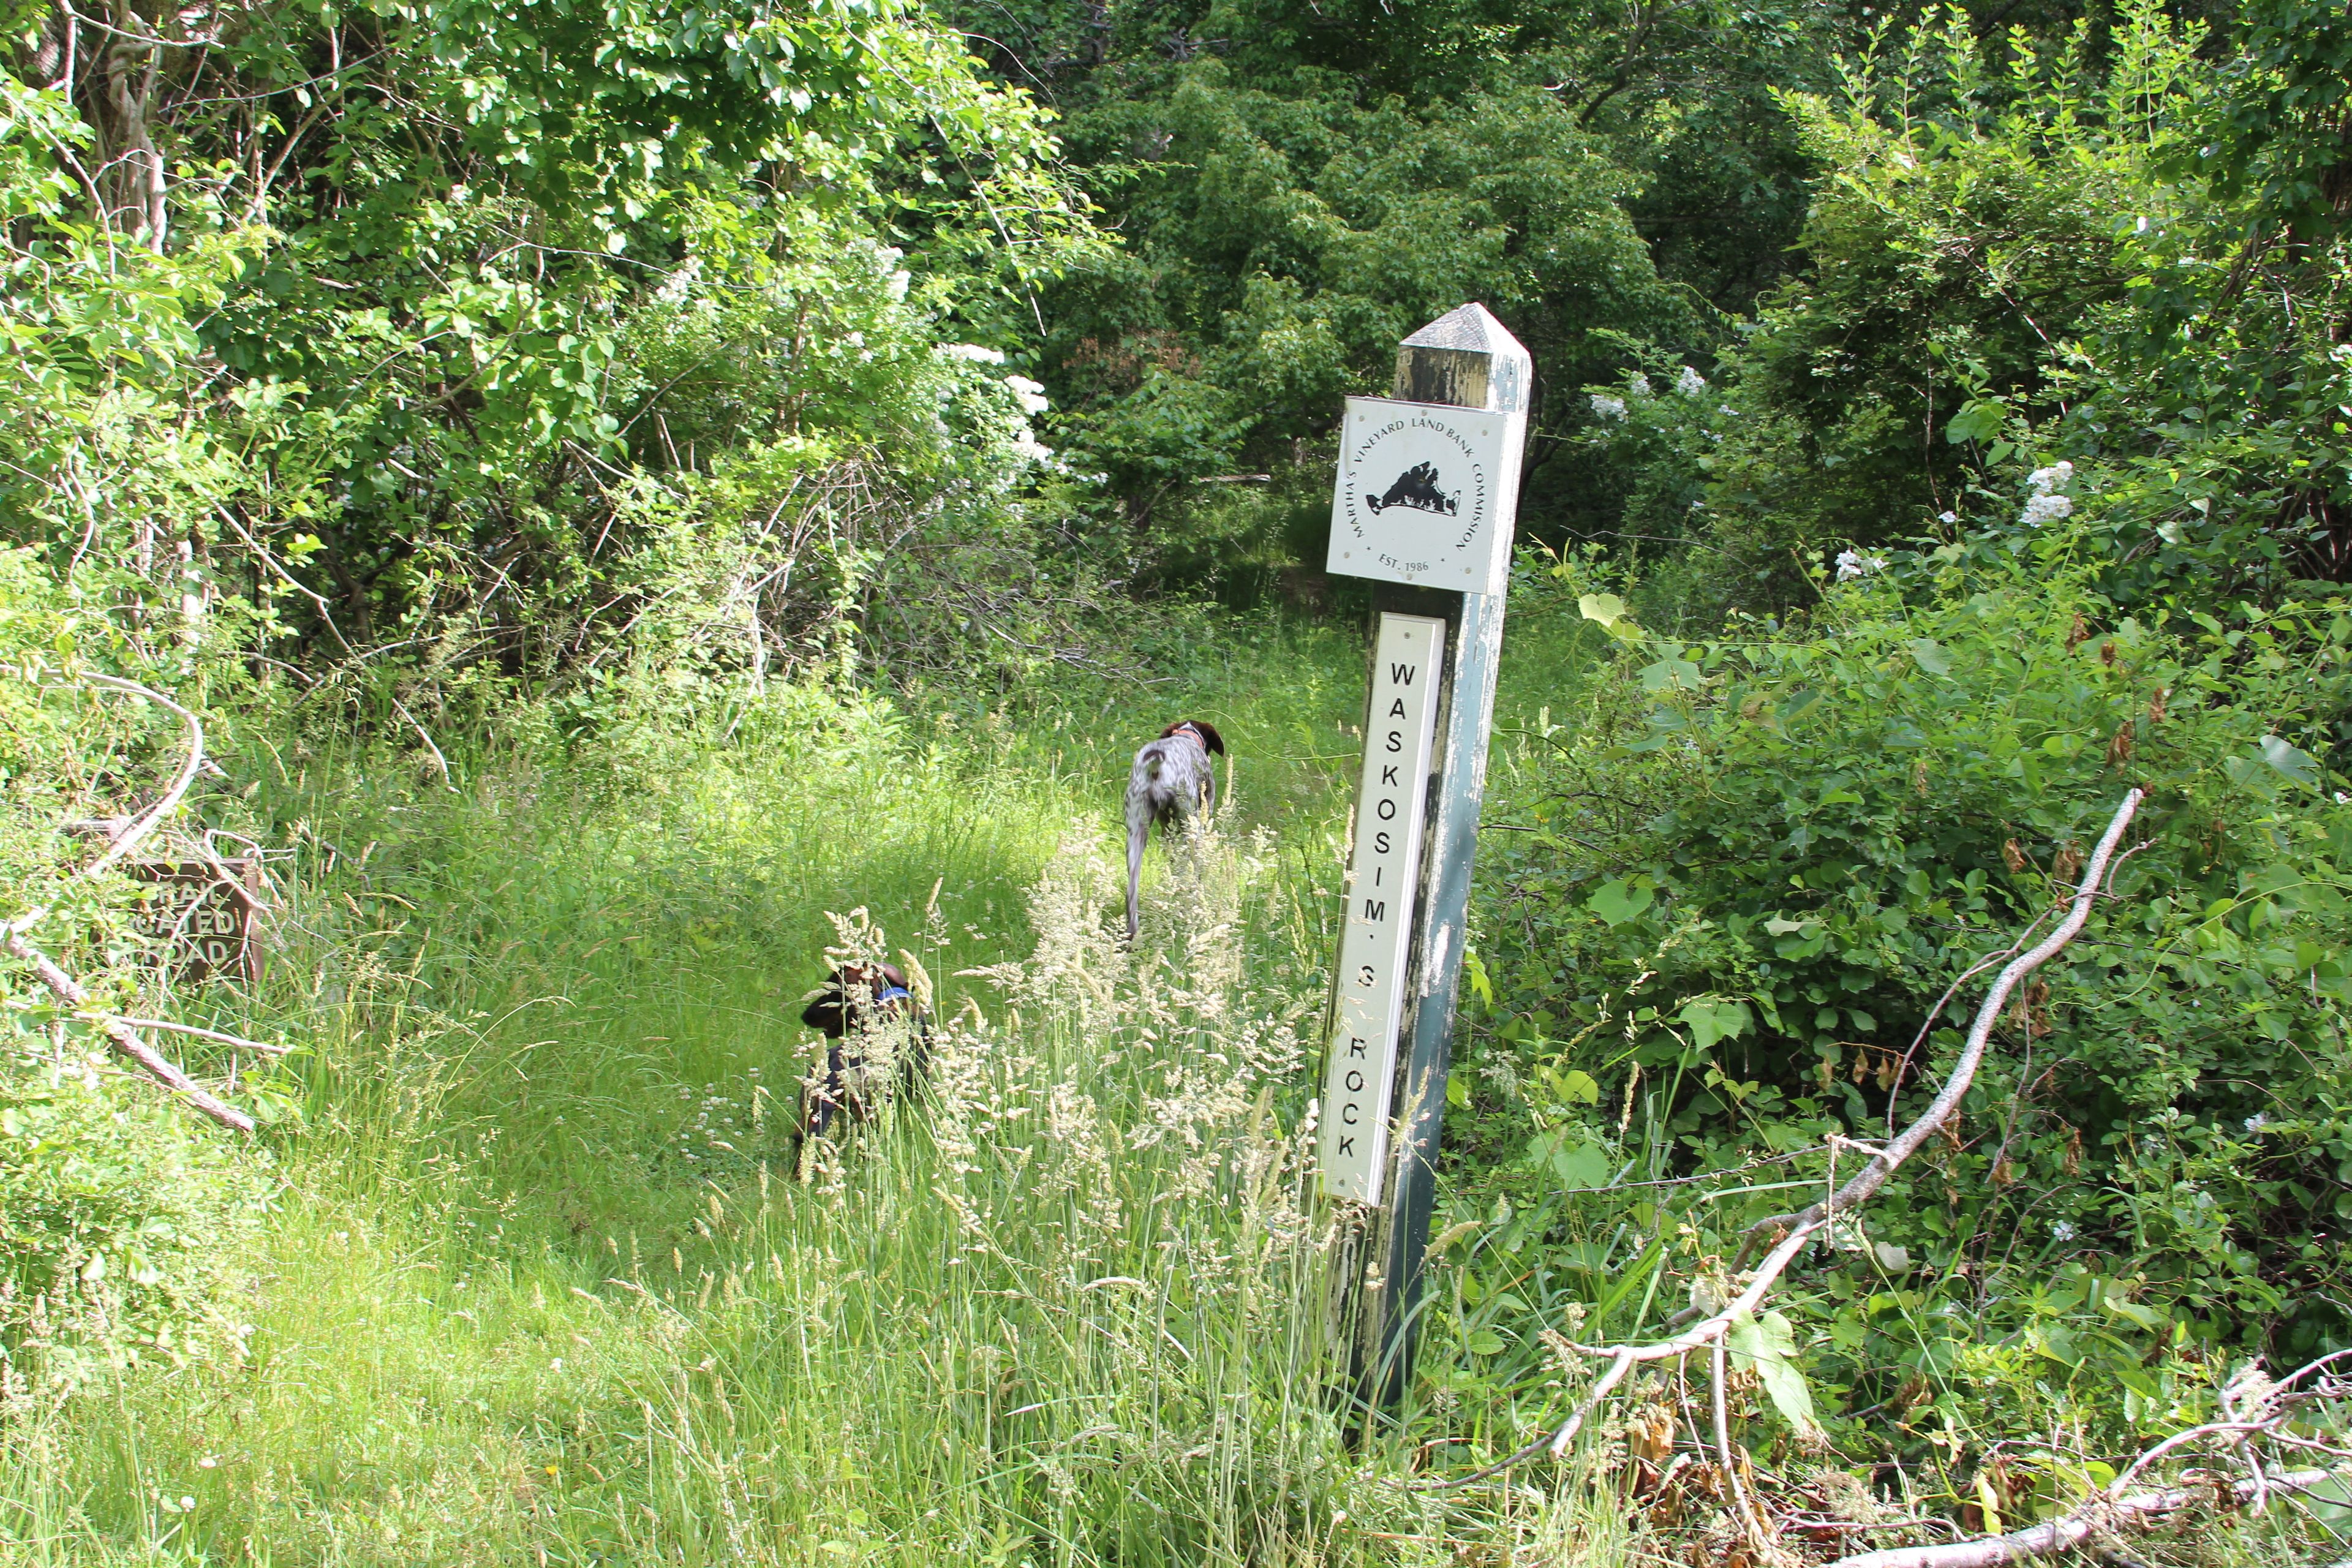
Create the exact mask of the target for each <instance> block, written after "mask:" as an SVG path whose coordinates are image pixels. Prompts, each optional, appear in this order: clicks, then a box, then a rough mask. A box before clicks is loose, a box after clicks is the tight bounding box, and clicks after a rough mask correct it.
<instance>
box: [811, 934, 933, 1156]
mask: <svg viewBox="0 0 2352 1568" xmlns="http://www.w3.org/2000/svg"><path fill="white" fill-rule="evenodd" d="M802 1001H803V1002H805V1003H806V1004H807V1005H806V1006H804V1007H803V1008H802V1009H801V1022H802V1023H803V1024H806V1025H807V1026H809V1027H810V1028H812V1029H814V1030H816V1031H817V1032H818V1033H819V1034H821V1035H823V1036H824V1038H825V1048H824V1074H823V1076H821V1077H820V1078H819V1079H817V1081H816V1082H815V1083H814V1084H812V1085H810V1086H809V1088H808V1090H807V1093H806V1094H805V1095H804V1096H803V1100H802V1105H801V1127H800V1131H801V1137H802V1139H803V1141H805V1140H807V1139H810V1138H822V1137H824V1135H825V1133H826V1131H828V1130H829V1129H830V1128H831V1127H832V1126H833V1122H834V1119H835V1117H836V1116H846V1117H848V1118H849V1119H850V1120H851V1121H865V1120H866V1118H867V1117H869V1116H871V1115H872V1114H873V1113H874V1112H875V1111H877V1110H880V1109H881V1107H882V1106H883V1105H884V1104H885V1103H886V1102H887V1100H889V1098H890V1097H891V1095H892V1094H893V1093H899V1092H904V1091H905V1090H906V1089H910V1088H912V1087H913V1085H914V1083H915V1081H916V1080H917V1079H919V1078H920V1077H921V1076H922V1072H923V1068H924V1064H925V1058H927V1057H928V1055H929V1019H927V1018H925V1017H924V1016H923V1014H922V1012H921V1010H920V1009H919V1008H918V1007H917V1006H916V1005H915V998H914V994H913V993H912V992H910V991H908V989H907V976H906V974H905V973H903V972H901V971H900V969H899V968H898V965H897V964H895V963H845V964H843V965H842V966H841V967H840V968H838V969H836V970H835V971H834V972H833V973H831V974H829V975H827V976H826V977H825V982H824V984H823V985H820V986H818V987H817V988H816V989H815V990H814V991H812V992H810V993H809V994H807V995H806V996H804V997H803V998H802Z"/></svg>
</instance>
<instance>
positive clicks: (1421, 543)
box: [1324, 397, 1526, 594]
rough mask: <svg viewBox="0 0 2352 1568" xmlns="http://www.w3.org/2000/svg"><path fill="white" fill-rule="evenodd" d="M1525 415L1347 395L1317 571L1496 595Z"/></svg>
mask: <svg viewBox="0 0 2352 1568" xmlns="http://www.w3.org/2000/svg"><path fill="white" fill-rule="evenodd" d="M1525 417H1526V416H1525V415H1522V414H1517V413H1509V414H1501V413H1496V412H1494V411H1493V410H1490V409H1485V408H1458V407H1455V406H1454V405H1451V404H1444V403H1400V402H1398V401H1396V400H1395V399H1393V398H1387V397H1351V398H1349V399H1348V413H1347V417H1346V418H1345V419H1344V420H1343V421H1342V422H1341V424H1340V426H1339V436H1340V440H1339V485H1338V487H1337V488H1336V489H1334V490H1333V492H1332V495H1331V549H1330V553H1329V555H1328V558H1327V559H1326V560H1325V562H1324V569H1325V570H1326V571H1329V572H1336V573H1339V574H1340V575H1342V576H1347V577H1370V578H1372V579H1374V580H1376V581H1378V582H1382V583H1412V584H1420V585H1421V586H1423V587H1428V588H1451V589H1453V590H1454V592H1456V593H1462V594H1499V593H1501V592H1503V590H1504V587H1505V586H1506V584H1507V582H1508V579H1509V574H1510V566H1511V532H1512V527H1511V525H1512V519H1513V514H1514V512H1515V511H1516V510H1517V501H1518V489H1519V476H1518V454H1519V448H1520V447H1521V445H1522V444H1523V443H1522V442H1520V441H1519V440H1517V439H1516V438H1515V437H1517V434H1518V426H1519V424H1520V421H1522V420H1523V419H1524V418H1525Z"/></svg>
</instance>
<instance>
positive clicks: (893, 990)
mask: <svg viewBox="0 0 2352 1568" xmlns="http://www.w3.org/2000/svg"><path fill="white" fill-rule="evenodd" d="M911 994H913V993H911V992H909V991H908V989H907V988H906V987H905V986H903V985H891V986H887V987H885V988H884V989H882V990H880V991H877V992H876V993H874V1000H875V1002H876V1004H877V1005H879V1004H881V1003H884V1002H904V1001H905V1000H906V999H907V998H908V996H909V995H911Z"/></svg>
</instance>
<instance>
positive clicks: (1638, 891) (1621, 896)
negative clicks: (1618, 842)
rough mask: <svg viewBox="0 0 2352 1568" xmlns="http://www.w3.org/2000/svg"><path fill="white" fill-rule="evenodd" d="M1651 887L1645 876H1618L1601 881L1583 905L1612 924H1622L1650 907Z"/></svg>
mask: <svg viewBox="0 0 2352 1568" xmlns="http://www.w3.org/2000/svg"><path fill="white" fill-rule="evenodd" d="M1651 893H1652V887H1651V882H1650V879H1648V878H1647V877H1620V878H1617V879H1615V880H1614V881H1609V882H1603V883H1601V886H1600V887H1599V888H1598V889H1595V890H1594V892H1593V895H1592V896H1591V898H1589V899H1587V900H1584V907H1585V908H1586V909H1588V910H1591V911H1592V912H1593V913H1594V914H1596V915H1599V916H1600V917H1601V919H1602V920H1603V921H1607V922H1608V923H1609V924H1611V925H1612V926H1621V925H1623V924H1624V923H1625V922H1626V921H1630V920H1632V919H1633V917H1635V916H1636V915H1638V914H1640V913H1641V912H1642V911H1643V910H1646V909H1648V908H1649V907H1650V898H1651Z"/></svg>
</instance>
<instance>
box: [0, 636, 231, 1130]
mask: <svg viewBox="0 0 2352 1568" xmlns="http://www.w3.org/2000/svg"><path fill="white" fill-rule="evenodd" d="M80 679H82V680H84V681H86V682H88V683H89V684H91V685H94V686H103V687H107V688H109V689H112V690H116V691H127V692H129V693H131V695H132V696H134V697H143V698H145V699H147V700H149V701H151V702H153V703H155V704H157V705H158V706H161V707H164V708H168V709H170V710H172V711H173V712H174V713H177V714H178V715H179V716H180V719H181V721H182V722H184V723H185V724H186V725H187V727H188V754H187V755H186V756H185V757H184V758H183V759H181V762H180V768H179V771H178V772H177V773H174V774H173V776H172V782H171V784H169V785H168V786H167V787H166V788H165V789H164V791H163V795H162V796H161V797H160V798H159V799H158V800H157V801H156V802H155V804H154V805H151V806H149V807H148V808H147V809H146V810H145V811H142V812H141V813H140V814H139V815H138V816H134V817H132V818H131V820H130V821H129V822H128V823H126V824H125V825H124V826H122V828H121V831H120V832H114V833H112V834H111V842H110V843H109V844H108V845H107V847H106V850H105V852H104V853H103V854H101V855H100V856H99V858H97V859H95V860H93V861H91V862H90V863H89V865H87V866H85V867H83V868H81V869H80V870H79V871H78V872H76V873H75V876H76V877H77V878H81V879H88V878H90V877H95V876H97V875H98V874H99V873H100V872H101V871H104V870H105V869H107V868H109V867H110V866H112V865H113V864H114V863H115V862H116V861H118V860H121V858H123V857H124V856H126V855H128V854H130V853H131V851H132V850H133V849H136V848H137V847H139V846H140V845H141V844H142V843H143V842H145V841H146V839H147V837H148V836H149V835H151V834H152V833H153V832H154V831H155V829H156V828H157V827H158V826H161V825H162V823H163V818H164V817H165V816H169V815H170V814H171V812H172V811H173V808H174V807H176V806H177V805H179V804H180V801H181V799H182V797H183V796H184V795H186V794H187V793H188V786H189V785H191V784H194V783H195V782H196V774H197V773H198V772H199V771H200V770H201V769H202V768H203V767H204V765H205V726H204V721H202V720H200V719H198V718H197V717H196V716H195V714H194V713H193V712H190V711H189V710H187V709H185V708H184V707H182V706H181V705H180V704H179V703H177V702H174V701H173V700H172V699H170V698H168V697H166V696H164V695H163V693H162V692H160V691H158V690H156V689H154V688H152V687H149V686H142V685H141V684H140V683H139V682H137V681H135V680H125V679H122V678H121V676H116V675H98V674H85V675H83V676H82V677H81V678H80ZM48 912H49V908H48V906H47V905H46V904H44V905H40V906H37V907H36V908H34V909H30V910H26V911H25V912H24V913H23V914H20V915H18V916H17V917H16V919H15V920H13V921H9V922H8V923H7V925H6V926H5V927H0V947H5V948H6V950H7V951H8V952H9V953H11V954H12V955H13V956H15V957H16V958H19V959H22V960H23V961H24V962H25V963H28V964H30V965H32V968H33V973H35V974H36V975H37V976H38V977H39V979H40V982H41V984H44V985H46V986H47V987H48V988H49V993H50V994H52V995H54V996H55V997H57V999H58V1001H60V1002H62V1003H64V1004H65V1005H67V1006H68V1007H70V1008H72V1009H74V1010H75V1011H76V1012H78V1013H82V1014H85V1015H92V1016H95V1021H96V1022H97V1024H98V1026H99V1027H100V1030H102V1031H103V1032H104V1033H105V1035H106V1037H107V1039H108V1041H109V1042H110V1044H112V1046H113V1047H114V1048H115V1049H116V1050H117V1051H119V1052H121V1054H122V1055H124V1056H126V1057H128V1058H131V1060H132V1061H134V1062H136V1063H138V1064H139V1065H140V1066H141V1067H142V1068H145V1069H146V1070H147V1072H148V1074H149V1075H150V1076H151V1077H152V1078H153V1079H155V1080H156V1081H157V1082H159V1083H161V1084H163V1086H164V1087H165V1088H166V1089H171V1090H172V1091H173V1093H174V1094H177V1095H179V1096H180V1097H181V1098H182V1099H183V1100H186V1101H187V1102H188V1103H189V1104H191V1105H193V1106H194V1107H195V1108H196V1109H197V1110H201V1111H203V1112H204V1113H205V1115H206V1116H209V1117H211V1118H212V1119H213V1120H214V1121H217V1122H219V1123H220V1124H221V1125H222V1126H224V1127H230V1128H234V1129H236V1131H239V1132H250V1131H253V1118H252V1117H250V1116H247V1114H246V1113H245V1112H244V1111H242V1110H238V1109H237V1108H236V1107H235V1106H233V1105H231V1104H229V1103H228V1102H227V1101H226V1100H223V1099H221V1098H220V1097H219V1096H217V1095H215V1094H214V1093H213V1092H212V1091H211V1090H209V1089H205V1088H204V1087H203V1086H202V1085H201V1084H199V1083H197V1082H196V1080H195V1079H192V1078H190V1077H189V1076H188V1075H187V1074H186V1073H185V1072H184V1071H182V1070H181V1069H180V1067H179V1065H178V1064H177V1063H175V1062H173V1061H172V1060H171V1059H169V1058H166V1057H164V1056H163V1055H162V1054H161V1053H160V1052H158V1051H157V1050H156V1049H155V1048H154V1047H152V1046H150V1045H149V1044H148V1043H147V1042H146V1041H145V1040H143V1039H142V1038H141V1037H140V1035H139V1030H140V1028H141V1027H147V1028H164V1029H177V1030H180V1031H181V1032H184V1033H187V1034H194V1035H205V1036H210V1037H213V1038H215V1039H219V1040H225V1041H226V1042H227V1043H229V1044H231V1045H239V1046H247V1047H252V1048H253V1049H256V1050H262V1051H267V1050H269V1049H270V1048H271V1047H268V1046H264V1045H262V1044H260V1043H259V1042H258V1041H255V1040H240V1039H237V1038H236V1037H233V1036H225V1035H219V1034H216V1033H215V1032H214V1031H212V1030H209V1029H198V1028H195V1027H194V1026H190V1025H173V1024H158V1023H152V1022H150V1023H145V1024H141V1023H139V1022H137V1021H135V1020H131V1019H127V1018H122V1017H119V1016H115V1015H114V1014H112V1013H110V1012H108V1011H107V1010H105V1009H104V1008H100V1007H98V1006H96V1005H94V1004H93V1003H92V1002H91V1000H90V995H89V992H88V991H86V990H84V989H83V988H82V986H81V984H80V983H79V982H78V981H76V980H75V979H74V977H73V976H72V975H70V974H68V973H66V972H65V971H64V970H62V969H60V968H58V965H57V963H56V962H55V961H54V960H52V959H51V958H50V957H49V955H48V954H47V953H45V952H42V951H41V950H40V949H39V948H37V947H35V946H34V945H33V944H32V942H29V941H27V940H26V932H28V931H31V930H32V929H33V928H34V927H35V926H36V925H38V924H39V923H40V922H41V921H42V920H43V919H44V918H45V917H46V916H47V914H48Z"/></svg>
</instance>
